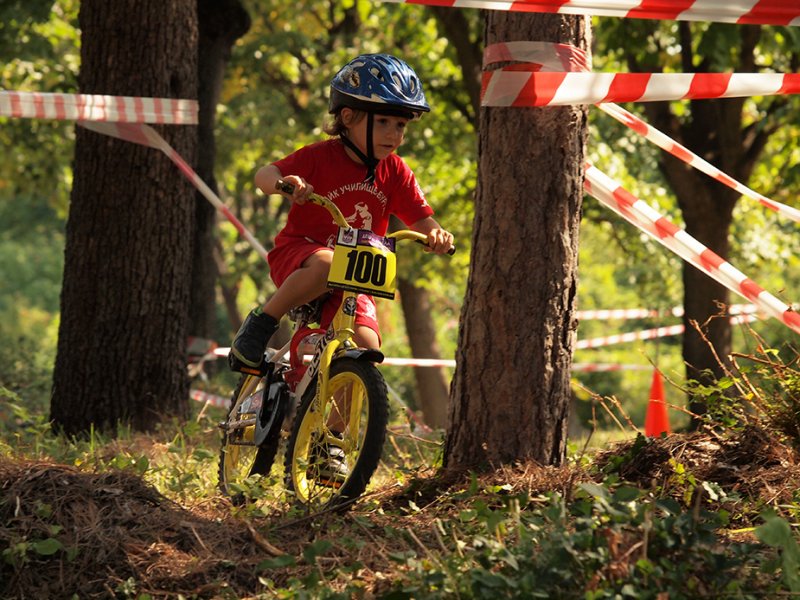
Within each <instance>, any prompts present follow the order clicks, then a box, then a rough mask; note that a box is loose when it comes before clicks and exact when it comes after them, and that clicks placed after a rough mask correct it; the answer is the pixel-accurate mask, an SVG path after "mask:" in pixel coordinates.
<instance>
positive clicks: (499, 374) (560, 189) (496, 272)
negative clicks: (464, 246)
mask: <svg viewBox="0 0 800 600" xmlns="http://www.w3.org/2000/svg"><path fill="white" fill-rule="evenodd" d="M589 37H590V30H589V22H588V20H587V19H585V18H583V17H570V16H563V15H523V14H517V13H504V12H494V11H489V14H487V16H486V31H485V40H486V43H487V45H488V44H490V43H495V42H507V41H514V40H544V41H551V42H561V43H569V44H573V45H576V46H579V47H581V48H583V49H586V50H588V48H589ZM586 131H587V110H586V107H574V106H569V107H548V108H542V109H520V108H483V109H482V110H481V115H480V129H479V146H478V156H479V173H478V190H477V198H476V202H475V225H474V228H473V240H472V248H473V251H472V257H471V258H472V262H471V265H470V273H469V280H468V283H467V294H466V298H465V302H464V305H463V308H462V314H461V325H460V331H459V343H458V349H457V360H456V363H457V367H456V374H455V379H454V382H453V388H452V391H451V402H450V418H449V424H448V432H447V439H446V444H445V457H444V462H445V466H446V467H447V468H453V469H466V468H477V469H480V468H491V467H493V466H496V465H498V464H502V463H509V462H512V461H515V460H519V459H534V460H537V461H539V462H541V463H544V464H553V465H557V464H560V463H561V462H562V461H563V460H564V458H565V454H566V441H567V422H568V411H569V401H570V371H571V366H572V350H573V346H574V340H575V329H576V322H575V320H574V318H573V312H574V310H575V295H576V287H577V263H578V234H579V225H580V217H581V201H582V198H583V156H584V144H585V140H586Z"/></svg>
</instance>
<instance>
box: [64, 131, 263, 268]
mask: <svg viewBox="0 0 800 600" xmlns="http://www.w3.org/2000/svg"><path fill="white" fill-rule="evenodd" d="M78 123H79V124H80V125H81V126H83V127H86V128H87V129H91V130H92V131H96V132H97V133H102V134H105V135H109V136H111V137H115V138H119V139H121V140H125V141H128V142H133V143H135V144H142V145H144V146H150V147H151V148H155V149H157V150H161V151H162V152H163V153H164V154H166V155H167V157H168V158H169V159H170V160H171V161H172V162H173V163H175V165H176V166H177V167H178V169H179V170H180V172H181V173H183V175H184V176H185V177H186V178H187V179H188V180H189V181H190V182H191V183H192V185H193V186H194V187H195V188H197V189H198V190H199V191H200V193H201V194H203V196H204V197H205V198H206V200H208V201H209V202H211V204H212V205H213V206H214V207H215V208H216V209H217V210H218V211H219V212H221V213H222V214H223V215H224V216H225V218H226V219H228V221H229V222H230V223H231V224H232V225H233V226H234V227H235V228H236V231H238V232H239V235H241V236H242V237H243V238H244V239H246V240H247V241H248V242H250V245H251V246H253V248H254V249H255V250H256V252H258V255H259V256H261V258H263V259H264V260H265V261H266V260H267V250H266V248H264V246H262V245H261V243H260V242H259V241H258V240H257V239H256V238H255V236H253V234H252V233H250V231H249V230H248V229H247V228H246V227H245V226H244V225H243V224H242V222H241V221H239V219H237V218H236V216H235V215H234V214H233V213H232V212H231V211H230V210H229V209H228V207H227V206H225V205H224V204H223V203H222V200H220V199H219V197H218V196H217V195H216V194H215V193H214V192H213V191H211V188H209V187H208V186H207V185H206V182H205V181H203V180H202V179H201V178H200V176H199V175H198V174H197V173H195V171H194V170H193V169H192V168H191V167H190V166H189V165H188V163H187V162H186V161H185V160H183V157H181V155H180V154H178V153H177V152H176V151H175V149H174V148H173V147H172V146H170V145H169V143H168V142H167V141H166V140H165V139H164V138H163V137H161V136H160V135H159V134H158V133H157V132H156V130H155V129H153V128H152V127H149V126H148V125H144V124H140V123H98V122H90V121H79V122H78Z"/></svg>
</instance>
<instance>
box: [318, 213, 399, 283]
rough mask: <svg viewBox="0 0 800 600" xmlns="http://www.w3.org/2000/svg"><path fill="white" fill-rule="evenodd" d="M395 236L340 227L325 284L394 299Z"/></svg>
mask: <svg viewBox="0 0 800 600" xmlns="http://www.w3.org/2000/svg"><path fill="white" fill-rule="evenodd" d="M396 273H397V260H396V256H395V240H394V239H392V238H385V237H382V236H379V235H376V234H374V233H372V232H371V231H369V230H367V229H347V228H340V229H339V236H338V238H337V239H336V248H334V251H333V263H332V264H331V271H330V274H329V275H328V285H329V286H330V287H332V288H340V289H343V290H349V291H351V292H359V293H362V294H372V295H373V296H379V297H381V298H390V299H394V292H395V289H396V287H397V281H396V279H395V275H396Z"/></svg>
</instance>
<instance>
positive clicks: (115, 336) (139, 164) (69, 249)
mask: <svg viewBox="0 0 800 600" xmlns="http://www.w3.org/2000/svg"><path fill="white" fill-rule="evenodd" d="M79 19H80V28H81V32H82V35H81V72H80V77H79V84H80V89H81V92H84V93H94V94H111V95H124V96H156V97H171V98H196V97H197V11H196V0H172V1H171V2H161V1H160V0H146V1H143V0H136V1H134V0H124V1H119V2H113V3H111V2H106V1H105V0H83V2H81V9H80V17H79ZM158 129H159V130H160V131H161V132H162V133H163V135H164V136H165V137H166V139H167V140H168V141H169V143H170V144H171V145H172V146H173V147H174V148H175V149H176V150H177V151H178V152H179V153H180V154H181V155H182V156H183V157H185V158H186V159H187V160H188V161H189V162H190V163H191V162H193V160H194V153H195V148H196V129H195V128H194V127H190V126H170V127H159V128H158ZM193 199H194V193H193V189H192V187H191V185H190V184H189V183H188V182H187V181H186V180H185V179H184V178H183V177H181V175H180V173H179V172H178V171H177V169H176V168H175V166H174V165H173V164H172V163H171V162H170V161H169V159H168V158H167V157H166V156H164V155H163V153H161V152H158V151H156V150H153V149H152V148H147V147H145V146H140V145H136V144H133V143H130V142H125V141H121V140H117V139H114V138H110V137H106V136H102V135H99V134H96V133H93V132H90V131H88V130H85V129H83V128H80V127H79V128H78V130H77V136H76V147H75V168H74V185H73V189H72V196H71V204H70V214H69V220H68V222H67V232H66V234H67V235H66V237H67V241H66V249H65V263H64V281H63V288H62V295H61V325H60V329H59V337H58V352H57V358H56V364H55V371H54V375H53V391H52V402H51V419H52V420H53V421H54V424H55V426H56V427H57V428H60V429H61V430H63V431H65V432H66V433H68V434H78V433H82V432H86V431H88V430H89V429H90V427H91V426H92V425H94V427H95V429H97V430H104V431H108V432H114V431H115V429H116V427H117V425H118V423H119V422H127V423H129V424H130V425H131V426H132V427H133V428H134V429H137V430H149V429H152V428H153V427H154V426H155V425H156V423H158V422H159V421H160V420H161V419H162V418H164V417H165V416H167V415H179V416H182V417H183V416H186V415H187V412H188V381H187V377H186V337H187V324H188V312H187V307H188V305H189V285H190V273H191V257H192V235H193V230H194V219H195V213H194V204H193Z"/></svg>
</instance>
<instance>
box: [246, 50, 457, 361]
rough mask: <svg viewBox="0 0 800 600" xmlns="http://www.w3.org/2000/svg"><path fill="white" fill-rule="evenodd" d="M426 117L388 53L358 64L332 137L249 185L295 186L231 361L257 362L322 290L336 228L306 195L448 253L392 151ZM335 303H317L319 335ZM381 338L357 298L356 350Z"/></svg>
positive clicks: (421, 99) (337, 81) (348, 69)
mask: <svg viewBox="0 0 800 600" xmlns="http://www.w3.org/2000/svg"><path fill="white" fill-rule="evenodd" d="M428 111H430V107H429V106H428V103H427V102H426V100H425V94H424V93H423V90H422V84H421V82H420V80H419V78H418V77H417V74H416V73H415V72H414V70H413V69H412V68H411V67H409V66H408V65H407V64H406V63H405V62H404V61H402V60H400V59H398V58H395V57H394V56H391V55H388V54H365V55H362V56H359V57H357V58H355V59H354V60H352V61H350V62H349V63H348V64H347V65H345V66H344V67H343V68H342V69H341V70H340V71H339V72H338V73H337V74H336V76H335V77H334V78H333V80H332V81H331V85H330V103H329V112H330V113H331V114H333V115H334V120H333V122H332V123H330V124H329V125H328V126H327V127H326V129H325V131H326V133H328V134H329V135H330V136H331V138H330V139H328V140H325V141H322V142H317V143H314V144H311V145H309V146H306V147H304V148H301V149H300V150H298V151H296V152H294V153H293V154H290V155H289V156H287V157H286V158H283V159H281V160H279V161H277V162H275V163H272V164H270V165H267V166H264V167H262V168H260V169H259V170H258V172H257V173H256V176H255V182H256V185H257V186H258V187H259V188H260V189H261V190H262V191H263V192H264V193H265V194H272V193H275V191H276V189H275V184H276V182H277V181H278V180H279V179H283V180H284V181H286V182H288V183H291V184H293V185H294V192H293V193H292V194H291V196H288V194H284V195H285V196H287V197H289V198H290V199H291V200H292V201H293V203H292V207H291V209H290V211H289V215H288V218H287V222H286V225H285V226H284V228H283V229H282V230H281V231H280V233H278V235H277V237H276V238H275V246H274V248H273V249H272V250H271V251H270V253H269V255H268V261H269V265H270V272H271V276H272V279H273V281H274V282H275V284H276V285H277V286H278V289H277V291H276V292H275V294H274V295H273V296H272V297H271V298H270V299H269V300H268V301H267V303H266V304H264V305H263V306H261V307H257V308H255V309H253V310H252V311H251V312H250V314H248V315H247V318H246V319H245V321H244V323H243V324H242V326H241V328H240V329H239V331H238V332H237V334H236V336H235V337H234V340H233V343H232V344H231V354H232V355H233V356H235V357H236V358H237V359H239V360H240V361H241V362H242V363H244V364H246V365H248V366H251V367H257V366H258V365H259V364H261V361H262V359H263V356H264V352H265V350H266V347H267V342H268V341H269V339H270V338H271V337H272V335H273V334H274V333H275V331H276V330H277V329H278V322H279V321H280V319H281V317H282V316H283V315H284V314H286V313H287V312H288V311H289V310H290V309H292V308H294V307H296V306H300V305H302V304H306V303H308V302H310V301H312V300H314V299H315V298H318V297H319V296H322V295H323V294H325V293H326V292H328V291H329V290H328V287H327V280H328V272H329V270H330V266H331V259H332V257H333V242H334V240H335V238H336V233H337V231H338V227H337V226H336V224H335V223H334V222H333V220H332V219H331V216H330V214H329V213H328V211H327V210H325V209H324V208H322V207H320V206H316V205H314V204H312V203H310V202H306V201H307V199H308V197H309V194H311V193H312V192H314V193H317V194H320V195H322V196H325V197H327V198H328V199H329V200H331V201H333V202H334V203H335V204H336V205H337V206H338V207H339V209H340V210H341V211H342V214H344V215H345V216H346V217H347V221H348V222H349V223H351V224H352V226H353V227H354V228H357V229H370V230H372V231H373V232H374V233H376V234H378V235H385V234H386V230H387V229H388V225H389V216H390V215H391V214H394V215H397V216H398V217H399V218H400V219H401V220H402V221H403V222H405V223H406V225H407V226H409V227H410V228H411V229H413V230H415V231H418V232H420V233H422V234H424V235H427V237H428V246H429V248H430V251H432V252H435V253H437V254H443V253H445V252H447V251H448V250H449V249H450V248H451V246H452V243H453V235H452V234H451V233H449V232H448V231H446V230H444V229H442V228H441V227H440V225H439V224H438V223H437V222H436V220H435V219H434V218H433V210H432V209H431V207H430V206H429V205H428V203H427V201H426V200H425V196H424V195H423V193H422V190H421V189H420V187H419V185H418V184H417V181H416V178H415V177H414V173H413V172H412V171H411V169H410V168H409V167H408V165H406V163H405V162H404V161H403V159H401V158H400V157H399V156H397V154H395V153H394V152H395V150H397V148H398V147H399V146H400V144H402V143H403V137H404V135H405V128H406V125H407V124H408V123H409V122H410V121H414V120H417V119H419V118H420V117H421V115H422V113H425V112H428ZM339 296H341V294H339ZM334 297H335V294H334ZM339 303H341V301H339V302H330V301H329V302H326V303H325V307H324V309H323V314H322V323H321V326H322V327H327V325H328V322H330V320H331V319H332V317H333V315H334V314H335V313H336V310H337V308H338V304H339ZM379 332H380V330H379V328H378V322H377V315H376V311H375V302H374V300H373V299H372V297H371V296H368V295H363V294H362V295H359V297H358V307H357V310H356V330H355V339H356V343H357V344H359V346H361V347H365V348H374V349H377V348H379V346H380V333H379Z"/></svg>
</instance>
